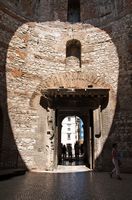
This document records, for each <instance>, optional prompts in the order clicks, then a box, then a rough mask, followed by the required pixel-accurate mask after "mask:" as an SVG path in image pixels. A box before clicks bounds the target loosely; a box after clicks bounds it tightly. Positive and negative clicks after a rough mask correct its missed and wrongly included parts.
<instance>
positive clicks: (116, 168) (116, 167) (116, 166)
mask: <svg viewBox="0 0 132 200" xmlns="http://www.w3.org/2000/svg"><path fill="white" fill-rule="evenodd" d="M112 162H113V164H114V169H113V170H112V172H111V173H110V177H111V178H112V175H113V174H114V173H115V174H116V177H117V179H119V180H121V179H122V178H121V177H120V169H119V161H118V150H117V144H116V143H114V144H113V146H112Z"/></svg>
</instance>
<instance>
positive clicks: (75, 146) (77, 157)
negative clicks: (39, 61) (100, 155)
mask: <svg viewBox="0 0 132 200" xmlns="http://www.w3.org/2000/svg"><path fill="white" fill-rule="evenodd" d="M74 149H75V159H76V160H77V161H78V160H79V142H78V141H76V143H75V145H74Z"/></svg>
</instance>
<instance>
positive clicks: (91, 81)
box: [39, 72, 111, 89]
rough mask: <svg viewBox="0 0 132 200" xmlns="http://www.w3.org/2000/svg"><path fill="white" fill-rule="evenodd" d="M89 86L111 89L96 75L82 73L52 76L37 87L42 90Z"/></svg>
mask: <svg viewBox="0 0 132 200" xmlns="http://www.w3.org/2000/svg"><path fill="white" fill-rule="evenodd" d="M89 85H93V87H97V88H102V87H103V88H111V86H110V85H109V84H108V83H106V82H105V81H104V80H103V78H102V77H97V75H96V74H91V73H83V72H65V73H59V74H53V75H51V76H50V77H48V78H46V79H45V80H44V81H42V83H41V85H40V86H39V87H40V88H42V89H47V88H58V87H64V88H78V89H81V88H87V87H88V86H89Z"/></svg>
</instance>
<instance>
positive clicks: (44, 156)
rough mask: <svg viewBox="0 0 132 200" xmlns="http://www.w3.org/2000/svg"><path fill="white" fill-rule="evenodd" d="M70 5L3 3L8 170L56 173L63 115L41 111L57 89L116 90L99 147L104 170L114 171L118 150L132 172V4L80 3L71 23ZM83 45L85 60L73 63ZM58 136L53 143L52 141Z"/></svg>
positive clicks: (0, 109) (3, 149)
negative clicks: (58, 118)
mask: <svg viewBox="0 0 132 200" xmlns="http://www.w3.org/2000/svg"><path fill="white" fill-rule="evenodd" d="M67 4H68V1H66V0H61V1H58V0H54V1H53V0H50V1H46V0H40V1H39V0H34V1H18V0H13V1H10V0H5V1H4V2H3V1H0V8H1V10H0V58H1V62H0V65H1V66H0V120H1V122H0V125H1V127H0V167H1V168H11V167H13V168H16V167H26V168H27V169H29V170H34V169H36V170H53V169H54V168H55V167H56V165H57V163H56V162H55V157H56V156H57V147H56V144H57V127H56V124H55V110H53V109H49V111H47V110H46V109H44V108H43V107H42V106H41V105H40V98H41V96H42V91H43V90H45V89H52V88H59V87H63V88H80V89H84V88H87V87H88V85H92V86H93V87H94V88H104V89H105V88H108V89H110V92H109V102H108V105H107V107H106V109H104V110H103V111H102V135H101V137H100V138H99V139H98V140H97V139H95V141H96V140H97V141H96V142H95V143H96V152H95V158H96V159H97V168H98V166H99V168H100V169H101V170H109V168H110V167H111V165H110V158H109V155H110V148H111V144H112V143H113V142H114V141H116V142H118V143H119V149H121V150H122V151H123V160H124V166H123V170H124V171H127V172H128V171H132V170H131V166H132V148H131V146H132V106H131V105H132V15H131V10H132V2H131V1H130V0H124V1H123V0H115V1H110V0H103V1H102V0H95V1H90V0H80V21H79V22H77V23H70V22H68V20H67V12H68V11H67V7H68V5H67ZM75 40H76V41H79V44H81V58H80V61H79V59H78V58H77V57H74V56H73V57H67V56H66V49H67V43H68V42H69V41H70V42H72V41H75ZM52 136H53V137H52Z"/></svg>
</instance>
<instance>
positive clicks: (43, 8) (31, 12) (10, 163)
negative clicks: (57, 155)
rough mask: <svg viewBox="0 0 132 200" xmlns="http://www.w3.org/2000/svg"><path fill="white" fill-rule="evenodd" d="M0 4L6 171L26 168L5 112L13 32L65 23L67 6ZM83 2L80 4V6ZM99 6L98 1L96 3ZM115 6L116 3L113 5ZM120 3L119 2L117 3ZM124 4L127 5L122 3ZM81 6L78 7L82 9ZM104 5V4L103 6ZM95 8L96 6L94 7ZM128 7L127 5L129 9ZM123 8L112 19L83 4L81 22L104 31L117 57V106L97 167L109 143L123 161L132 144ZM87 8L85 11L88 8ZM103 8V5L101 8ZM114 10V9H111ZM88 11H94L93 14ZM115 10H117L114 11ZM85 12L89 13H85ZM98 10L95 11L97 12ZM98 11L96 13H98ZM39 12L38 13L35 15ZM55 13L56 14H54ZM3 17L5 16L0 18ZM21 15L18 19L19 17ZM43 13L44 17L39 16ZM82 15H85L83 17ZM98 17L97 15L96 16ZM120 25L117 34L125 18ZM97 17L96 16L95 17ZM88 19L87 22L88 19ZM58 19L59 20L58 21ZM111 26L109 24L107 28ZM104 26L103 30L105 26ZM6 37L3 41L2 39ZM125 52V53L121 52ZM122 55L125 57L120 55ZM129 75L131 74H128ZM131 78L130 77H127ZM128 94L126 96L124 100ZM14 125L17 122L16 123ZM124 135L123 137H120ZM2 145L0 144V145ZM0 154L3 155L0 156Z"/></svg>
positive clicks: (0, 111)
mask: <svg viewBox="0 0 132 200" xmlns="http://www.w3.org/2000/svg"><path fill="white" fill-rule="evenodd" d="M2 2H3V1H0V8H1V12H0V17H1V26H0V27H1V32H0V34H1V37H0V49H1V63H0V65H1V68H0V77H1V79H0V80H1V81H0V119H1V120H0V125H1V127H0V151H1V152H0V167H1V168H9V167H24V168H26V164H25V163H24V161H23V159H22V157H21V155H20V153H19V152H18V150H17V145H16V142H15V139H14V135H13V130H12V126H11V123H10V118H9V114H8V111H9V109H10V106H11V105H8V102H7V83H6V59H7V51H8V48H9V43H10V41H11V39H12V37H13V36H14V33H15V32H16V30H17V29H18V28H19V27H20V26H22V24H24V23H27V22H46V21H55V20H59V21H64V22H65V21H66V20H67V14H66V12H65V10H67V4H66V1H65V0H64V2H63V3H58V1H57V0H56V1H54V2H55V7H54V10H53V6H52V2H51V1H49V2H47V1H39V0H34V1H32V4H31V2H30V1H22V3H21V4H20V2H21V1H18V0H13V1H8V0H6V1H4V3H2ZM85 2H86V1H85V0H84V3H85ZM100 2H101V1H100ZM115 2H116V1H115ZM119 2H121V1H119ZM126 2H127V1H126ZM84 3H83V4H82V5H83V6H84ZM107 3H108V2H107V1H106V4H107ZM96 4H97V3H96ZM106 4H105V5H104V7H105V6H106ZM129 4H130V5H129ZM129 4H127V3H126V7H123V5H122V4H121V5H120V4H117V7H116V12H117V13H116V16H115V17H113V15H112V13H111V12H112V11H111V12H110V11H109V8H107V7H106V8H105V10H106V11H107V12H106V13H103V12H104V11H103V8H102V10H101V5H102V4H100V6H99V5H98V4H97V5H96V6H95V7H94V4H93V3H91V1H89V3H86V5H87V7H85V6H84V7H85V8H83V10H82V11H83V14H82V16H81V17H82V18H84V20H83V21H84V23H86V24H91V25H93V26H95V27H99V28H100V29H102V30H104V31H106V33H107V34H109V36H110V37H111V38H112V40H113V43H114V44H115V46H116V48H117V52H118V56H119V77H118V92H117V105H116V110H115V115H114V118H113V123H112V126H111V130H110V133H109V136H108V138H107V140H106V142H105V145H104V147H103V149H102V153H101V154H100V156H99V157H98V159H97V161H96V162H97V163H98V161H99V160H100V158H102V157H103V158H107V157H109V156H108V155H107V153H108V151H106V149H108V147H111V143H112V142H113V140H116V141H118V142H119V143H121V147H122V148H124V157H125V158H126V159H127V158H128V157H129V156H130V154H132V152H130V151H129V150H130V149H126V146H125V145H127V142H128V141H132V138H131V136H130V133H131V132H132V128H131V127H132V126H129V125H130V124H128V123H129V121H130V120H131V111H130V103H129V102H132V92H131V88H132V85H130V82H129V75H130V70H129V69H130V65H131V64H132V57H131V53H132V48H131V47H130V45H129V44H130V42H132V27H131V23H130V22H131V20H130V16H129V13H130V11H131V9H130V8H132V4H131V2H130V3H129ZM88 6H89V7H88ZM102 6H103V5H102ZM114 6H115V5H114ZM91 8H94V9H93V10H92V9H91ZM117 8H118V9H117ZM85 9H87V10H89V11H90V12H89V13H88V12H85ZM97 9H98V10H97ZM99 9H100V12H98V11H99ZM38 10H39V12H38ZM58 10H59V12H58ZM4 13H5V14H4ZM19 13H21V16H20V15H19ZM43 13H46V14H45V15H43ZM85 13H88V14H87V15H85ZM97 13H98V14H97ZM127 14H128V17H126V20H125V22H126V23H125V24H124V30H126V32H124V31H123V30H122V33H121V30H120V28H121V27H120V26H121V25H122V24H121V22H120V18H121V17H123V16H125V15H127ZM7 15H9V16H10V18H11V19H12V20H13V21H16V22H15V23H14V24H15V25H14V26H11V23H10V21H7V19H6V16H7ZM98 15H99V16H98ZM90 16H91V18H92V19H91V18H90ZM60 19H61V20H60ZM112 20H113V21H114V20H119V23H118V22H117V21H116V23H118V26H119V30H118V31H119V32H120V34H119V37H117V35H118V33H117V34H116V37H114V31H113V27H112ZM110 23H111V24H110ZM106 24H107V26H106ZM100 25H103V27H104V28H101V27H100ZM5 37H6V39H5ZM124 49H125V50H124ZM124 52H126V54H124ZM131 73H132V72H131ZM131 76H132V75H131ZM128 94H129V96H128ZM16 123H17V122H16ZM123 134H124V137H122V136H121V135H123ZM2 141H4V142H3V143H2ZM3 152H5V153H4V154H3Z"/></svg>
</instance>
